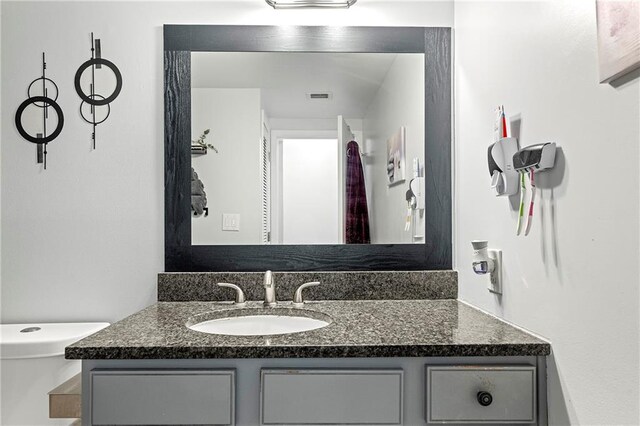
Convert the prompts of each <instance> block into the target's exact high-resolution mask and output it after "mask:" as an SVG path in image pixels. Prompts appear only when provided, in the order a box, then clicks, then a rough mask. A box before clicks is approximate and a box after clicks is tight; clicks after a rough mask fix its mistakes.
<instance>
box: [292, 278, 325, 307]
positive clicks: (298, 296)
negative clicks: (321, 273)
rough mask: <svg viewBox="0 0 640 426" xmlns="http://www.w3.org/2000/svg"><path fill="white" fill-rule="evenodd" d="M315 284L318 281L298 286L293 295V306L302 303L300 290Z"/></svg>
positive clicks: (318, 282)
mask: <svg viewBox="0 0 640 426" xmlns="http://www.w3.org/2000/svg"><path fill="white" fill-rule="evenodd" d="M316 285H320V281H311V282H308V283H304V284H302V285H301V286H300V287H298V289H297V290H296V292H295V294H294V295H293V305H294V306H302V305H304V300H302V290H304V289H305V288H307V287H313V286H316Z"/></svg>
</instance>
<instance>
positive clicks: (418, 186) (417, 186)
mask: <svg viewBox="0 0 640 426" xmlns="http://www.w3.org/2000/svg"><path fill="white" fill-rule="evenodd" d="M409 188H410V190H411V192H412V193H413V196H414V197H415V207H414V210H424V177H415V178H413V179H411V182H409Z"/></svg>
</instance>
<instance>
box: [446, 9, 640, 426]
mask: <svg viewBox="0 0 640 426" xmlns="http://www.w3.org/2000/svg"><path fill="white" fill-rule="evenodd" d="M498 23H499V24H498ZM596 47H597V41H596V20H595V3H594V2H593V1H577V0H576V1H566V0H563V1H544V2H503V1H500V2H465V1H460V2H458V1H457V2H456V4H455V83H456V88H455V92H456V96H455V100H456V107H455V113H456V120H455V121H456V123H455V124H456V144H455V150H456V155H455V158H456V162H455V169H456V175H455V177H456V182H457V184H456V197H455V198H456V205H455V223H456V234H457V235H456V238H455V244H456V250H455V263H456V267H457V269H458V270H459V273H460V275H459V280H460V281H459V282H460V298H461V299H463V300H465V301H468V302H470V303H472V304H474V305H476V306H479V307H482V308H484V309H486V310H487V311H490V312H492V313H495V314H496V315H498V316H501V317H503V318H505V319H507V320H509V321H512V322H514V323H516V324H519V325H521V326H523V327H526V328H528V329H529V330H532V331H534V332H537V333H539V334H541V335H543V336H545V337H547V338H548V339H550V340H551V342H552V350H553V355H552V356H551V357H550V358H549V424H550V425H554V426H556V425H566V424H575V425H613V424H616V425H620V424H627V425H637V424H639V421H640V420H639V417H638V404H639V400H640V395H639V393H638V388H639V380H638V374H639V373H638V371H639V369H638V365H639V359H638V332H639V330H638V323H639V318H638V298H639V293H638V287H639V285H638V283H639V278H638V277H639V273H640V270H639V238H638V235H639V223H640V216H639V213H638V211H639V200H640V198H639V196H638V190H637V188H638V183H639V181H638V178H639V167H638V162H637V160H638V155H639V146H640V140H639V139H640V138H639V131H640V122H639V121H640V109H639V105H638V104H639V99H640V91H639V87H640V86H639V82H638V79H636V80H635V81H633V82H631V83H628V84H626V85H624V86H622V87H619V88H614V87H611V86H609V85H601V84H598V57H597V51H596ZM498 104H504V105H505V108H506V111H507V115H508V116H509V117H510V118H511V119H517V118H520V120H521V130H520V140H521V144H522V145H531V144H535V143H540V142H544V141H555V142H557V143H558V145H559V147H561V152H560V153H559V154H560V156H559V158H558V160H557V163H556V169H555V170H554V171H553V172H550V173H546V174H540V175H539V177H538V178H537V181H538V188H539V192H538V195H539V198H538V200H539V201H538V203H537V206H536V209H535V221H534V224H533V228H532V231H531V234H530V235H529V236H528V237H526V238H524V237H516V235H515V226H516V211H515V209H514V207H513V206H511V205H510V203H509V200H508V199H504V198H495V197H494V196H493V195H492V194H491V191H490V188H489V174H488V171H487V164H486V149H487V145H488V144H490V143H491V141H492V129H493V110H494V108H495V106H496V105H498ZM473 239H488V240H489V241H490V247H495V248H501V249H502V250H504V278H505V283H504V294H503V295H502V297H501V298H500V297H496V296H494V295H492V294H490V293H489V292H488V291H487V290H486V279H485V277H478V276H475V275H474V274H473V273H472V271H471V245H470V241H471V240H473Z"/></svg>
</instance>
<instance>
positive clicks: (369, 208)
mask: <svg viewBox="0 0 640 426" xmlns="http://www.w3.org/2000/svg"><path fill="white" fill-rule="evenodd" d="M164 36H165V46H164V50H165V58H164V61H165V67H164V68H165V242H166V244H165V269H166V270H167V271H261V270H265V269H274V270H290V271H291V270H302V271H304V270H391V269H394V270H418V269H450V268H451V66H450V62H451V50H450V30H449V29H448V28H390V27H380V28H373V27H264V26H250V27H249V26H247V27H245V26H198V25H166V26H165V27H164Z"/></svg>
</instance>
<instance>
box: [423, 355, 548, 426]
mask: <svg viewBox="0 0 640 426" xmlns="http://www.w3.org/2000/svg"><path fill="white" fill-rule="evenodd" d="M426 375H427V377H426V406H425V415H426V421H427V424H442V423H459V424H465V423H488V424H513V423H522V424H532V423H536V412H537V402H536V367H533V366H476V365H471V366H467V365H463V366H427V368H426ZM481 392H486V393H485V394H481ZM482 396H484V397H485V399H484V400H483V402H484V404H485V405H483V404H482V403H481V402H480V398H481V397H482Z"/></svg>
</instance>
